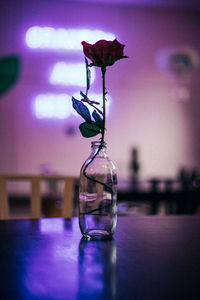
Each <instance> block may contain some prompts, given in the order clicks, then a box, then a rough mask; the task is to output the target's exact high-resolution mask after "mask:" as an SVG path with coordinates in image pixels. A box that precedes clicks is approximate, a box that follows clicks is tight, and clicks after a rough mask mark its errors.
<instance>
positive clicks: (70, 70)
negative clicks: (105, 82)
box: [49, 62, 95, 86]
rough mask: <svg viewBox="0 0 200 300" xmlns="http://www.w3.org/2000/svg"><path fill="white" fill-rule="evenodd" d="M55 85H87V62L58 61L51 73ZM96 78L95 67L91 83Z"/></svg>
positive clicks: (51, 81) (51, 80) (52, 82)
mask: <svg viewBox="0 0 200 300" xmlns="http://www.w3.org/2000/svg"><path fill="white" fill-rule="evenodd" d="M49 80H50V83H51V84H53V85H77V86H86V76H85V64H84V63H74V64H73V63H65V62H57V63H56V64H55V66H54V67H53V70H52V73H51V75H50V79H49ZM94 80H95V69H94V68H92V69H91V84H92V83H93V82H94Z"/></svg>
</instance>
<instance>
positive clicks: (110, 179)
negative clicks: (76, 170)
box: [79, 142, 117, 239]
mask: <svg viewBox="0 0 200 300" xmlns="http://www.w3.org/2000/svg"><path fill="white" fill-rule="evenodd" d="M100 144H101V143H100V142H92V145H91V146H92V152H91V154H90V156H89V158H88V159H87V160H86V161H85V163H84V164H83V166H82V168H81V172H80V187H79V226H80V230H81V232H82V234H83V236H84V237H85V238H88V239H106V238H111V237H112V235H113V233H114V230H115V227H116V223H117V173H116V169H115V166H114V164H113V163H112V161H111V160H110V159H109V157H108V156H107V153H106V144H105V143H104V144H103V145H102V148H101V149H100V150H99V146H100Z"/></svg>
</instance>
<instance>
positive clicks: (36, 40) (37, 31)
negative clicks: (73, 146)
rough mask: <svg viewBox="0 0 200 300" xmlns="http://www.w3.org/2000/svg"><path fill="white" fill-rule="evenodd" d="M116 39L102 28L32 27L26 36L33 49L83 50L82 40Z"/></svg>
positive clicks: (27, 42) (89, 41)
mask: <svg viewBox="0 0 200 300" xmlns="http://www.w3.org/2000/svg"><path fill="white" fill-rule="evenodd" d="M101 39H106V40H114V39H115V35H114V34H113V33H110V32H104V31H102V30H89V29H65V28H58V29H56V28H52V27H40V26H33V27H30V28H29V29H28V30H27V32H26V36H25V40H26V44H27V46H28V47H29V48H33V49H37V48H39V49H51V50H82V45H81V42H82V41H87V42H88V43H92V44H93V43H95V42H96V41H98V40H101Z"/></svg>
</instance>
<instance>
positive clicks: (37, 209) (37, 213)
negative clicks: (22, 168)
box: [0, 175, 78, 220]
mask: <svg viewBox="0 0 200 300" xmlns="http://www.w3.org/2000/svg"><path fill="white" fill-rule="evenodd" d="M43 180H48V181H49V180H56V181H64V192H63V199H62V200H63V202H62V211H61V217H63V218H71V217H72V208H73V195H74V189H73V187H74V183H75V181H77V180H78V178H77V177H66V176H43V175H0V220H7V219H10V213H9V201H8V192H7V182H8V181H28V182H30V183H31V213H30V218H31V219H39V218H41V193H40V184H41V181H43Z"/></svg>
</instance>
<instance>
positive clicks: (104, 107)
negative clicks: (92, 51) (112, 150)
mask: <svg viewBox="0 0 200 300" xmlns="http://www.w3.org/2000/svg"><path fill="white" fill-rule="evenodd" d="M101 71H102V88H103V129H102V136H101V146H100V147H101V148H102V146H103V143H104V136H105V125H106V87H105V73H106V67H105V66H104V67H102V68H101Z"/></svg>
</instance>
